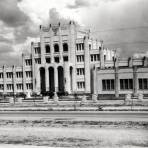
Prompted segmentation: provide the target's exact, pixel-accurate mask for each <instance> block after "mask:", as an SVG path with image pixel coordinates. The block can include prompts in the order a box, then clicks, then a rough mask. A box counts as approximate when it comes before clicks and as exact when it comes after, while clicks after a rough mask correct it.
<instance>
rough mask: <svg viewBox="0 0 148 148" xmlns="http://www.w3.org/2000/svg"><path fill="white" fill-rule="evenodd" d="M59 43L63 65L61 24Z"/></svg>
mask: <svg viewBox="0 0 148 148" xmlns="http://www.w3.org/2000/svg"><path fill="white" fill-rule="evenodd" d="M59 43H60V63H63V43H62V35H61V26H60V23H59Z"/></svg>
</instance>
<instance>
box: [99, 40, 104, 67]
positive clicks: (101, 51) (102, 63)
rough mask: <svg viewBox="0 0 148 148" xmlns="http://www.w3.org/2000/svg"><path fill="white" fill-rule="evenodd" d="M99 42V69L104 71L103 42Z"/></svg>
mask: <svg viewBox="0 0 148 148" xmlns="http://www.w3.org/2000/svg"><path fill="white" fill-rule="evenodd" d="M100 42H101V49H100V68H101V69H104V45H103V41H100Z"/></svg>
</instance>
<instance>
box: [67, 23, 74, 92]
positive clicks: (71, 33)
mask: <svg viewBox="0 0 148 148" xmlns="http://www.w3.org/2000/svg"><path fill="white" fill-rule="evenodd" d="M75 46H76V26H75V24H74V22H73V21H70V23H69V49H70V52H69V53H70V55H69V57H70V62H71V63H72V65H73V66H72V67H73V69H72V91H73V92H74V91H76V68H75V64H76V47H75Z"/></svg>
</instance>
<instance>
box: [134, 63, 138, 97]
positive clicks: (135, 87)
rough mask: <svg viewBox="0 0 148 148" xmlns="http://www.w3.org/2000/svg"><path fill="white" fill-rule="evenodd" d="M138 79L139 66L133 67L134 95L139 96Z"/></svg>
mask: <svg viewBox="0 0 148 148" xmlns="http://www.w3.org/2000/svg"><path fill="white" fill-rule="evenodd" d="M137 91H138V79H137V66H133V94H134V96H137Z"/></svg>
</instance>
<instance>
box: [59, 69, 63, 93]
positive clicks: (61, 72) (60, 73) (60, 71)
mask: <svg viewBox="0 0 148 148" xmlns="http://www.w3.org/2000/svg"><path fill="white" fill-rule="evenodd" d="M58 87H59V91H62V92H64V70H63V67H62V66H59V67H58Z"/></svg>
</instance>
